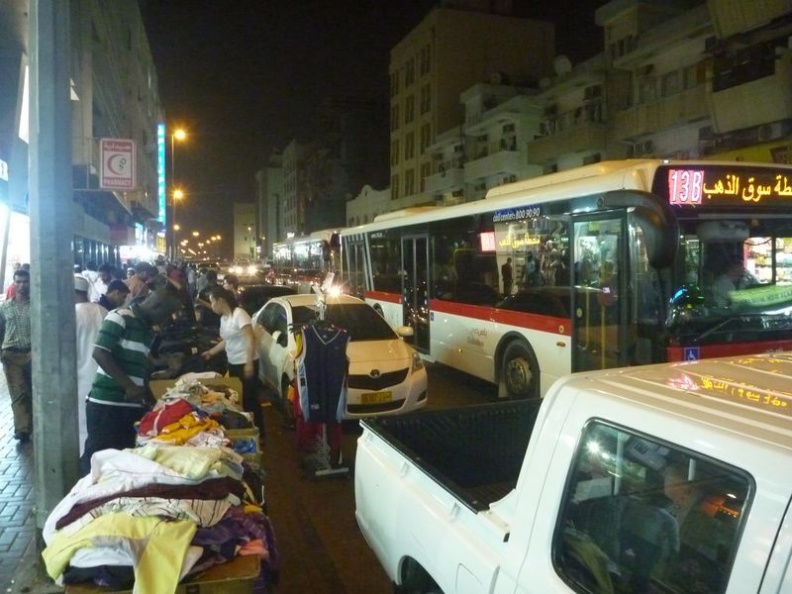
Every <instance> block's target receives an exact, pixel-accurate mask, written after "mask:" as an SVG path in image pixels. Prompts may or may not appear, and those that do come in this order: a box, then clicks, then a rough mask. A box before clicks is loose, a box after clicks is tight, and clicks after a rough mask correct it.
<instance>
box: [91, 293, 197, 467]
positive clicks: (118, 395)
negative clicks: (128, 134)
mask: <svg viewBox="0 0 792 594" xmlns="http://www.w3.org/2000/svg"><path fill="white" fill-rule="evenodd" d="M181 305H182V304H181V299H180V295H179V291H178V290H177V288H176V287H175V286H174V285H173V284H171V283H169V282H167V281H166V284H165V285H164V286H162V287H160V288H158V289H155V290H154V291H152V292H151V293H149V295H148V296H147V297H145V298H143V299H142V300H140V301H133V302H132V303H131V304H130V306H129V307H121V308H119V309H116V310H114V311H111V312H110V313H108V314H107V316H106V317H105V319H104V321H103V322H102V326H101V328H100V329H99V337H98V338H97V339H96V345H95V347H94V350H93V357H94V359H95V360H96V362H97V363H98V364H99V369H98V371H97V373H96V377H95V378H94V382H93V386H92V387H91V393H90V394H89V396H88V402H87V404H86V407H85V413H86V421H87V427H88V438H87V439H86V440H85V449H84V450H83V453H82V456H80V474H81V475H82V476H85V475H86V474H88V473H89V472H90V471H91V456H93V455H94V453H96V452H98V451H100V450H105V449H108V448H114V449H117V450H123V449H125V448H132V447H135V435H136V434H135V423H136V422H137V421H139V420H140V419H141V418H143V415H144V414H146V412H147V410H148V407H150V406H151V405H152V404H153V403H154V399H153V396H152V395H151V393H150V392H149V389H148V379H149V375H150V373H151V369H152V361H151V360H150V359H149V353H150V351H151V343H152V342H153V341H154V327H155V326H157V325H159V324H162V323H164V322H166V321H167V320H168V319H169V318H170V317H171V315H173V314H174V313H176V312H177V311H178V310H179V308H180V307H181Z"/></svg>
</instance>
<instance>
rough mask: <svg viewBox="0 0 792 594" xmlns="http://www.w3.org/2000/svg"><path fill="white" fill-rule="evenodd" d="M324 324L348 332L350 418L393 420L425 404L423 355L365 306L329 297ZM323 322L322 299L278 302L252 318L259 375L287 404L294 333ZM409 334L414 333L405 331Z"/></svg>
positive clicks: (357, 301) (350, 299)
mask: <svg viewBox="0 0 792 594" xmlns="http://www.w3.org/2000/svg"><path fill="white" fill-rule="evenodd" d="M325 300H326V313H325V321H327V322H329V323H331V324H334V325H335V326H338V327H339V328H343V329H345V330H346V331H347V332H349V337H350V341H349V344H348V346H347V358H348V359H349V374H348V378H347V384H348V392H347V408H346V415H345V418H346V419H357V418H360V417H367V416H373V415H388V414H395V413H402V412H407V411H411V410H416V409H418V408H421V407H423V406H425V405H426V401H427V400H426V369H425V368H424V364H423V361H422V359H421V356H420V355H419V354H418V353H417V352H416V351H415V350H414V349H413V348H412V347H411V346H410V345H408V344H407V343H406V342H404V341H403V340H402V339H401V338H400V337H399V335H398V334H397V333H396V332H395V331H394V330H393V328H391V327H390V325H389V324H388V323H387V322H386V321H385V319H384V318H383V317H382V316H381V315H380V314H379V313H377V311H376V310H374V309H373V308H372V307H371V306H370V305H368V304H367V303H366V302H365V301H361V300H360V299H357V298H355V297H350V296H347V295H341V296H327V297H326V298H325ZM316 319H318V307H317V295H289V296H284V297H274V298H273V299H271V300H270V301H268V302H267V303H266V304H265V305H264V307H262V308H261V310H259V311H258V313H256V314H255V316H253V329H254V333H255V334H256V338H257V340H258V349H259V358H260V360H259V375H260V377H261V380H262V381H263V382H264V383H265V384H267V385H269V386H272V387H273V388H275V389H277V390H278V392H279V393H280V395H281V398H282V399H283V402H285V401H286V400H285V398H286V394H287V392H288V389H289V385H290V384H291V382H292V380H293V379H294V358H295V353H296V350H297V347H296V341H295V336H296V335H295V332H299V329H300V326H301V325H302V324H305V323H308V322H310V321H312V320H316ZM400 331H401V332H403V333H404V332H408V331H409V329H407V330H404V329H400Z"/></svg>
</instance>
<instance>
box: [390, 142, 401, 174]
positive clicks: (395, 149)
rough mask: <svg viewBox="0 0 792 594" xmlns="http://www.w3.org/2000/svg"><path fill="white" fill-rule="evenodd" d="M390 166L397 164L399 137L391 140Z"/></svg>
mask: <svg viewBox="0 0 792 594" xmlns="http://www.w3.org/2000/svg"><path fill="white" fill-rule="evenodd" d="M390 164H391V167H396V165H398V164H399V139H398V138H397V139H396V140H394V141H393V142H391V160H390Z"/></svg>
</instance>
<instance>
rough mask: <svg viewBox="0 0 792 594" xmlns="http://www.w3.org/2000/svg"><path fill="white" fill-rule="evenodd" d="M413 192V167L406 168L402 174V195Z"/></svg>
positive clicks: (409, 194)
mask: <svg viewBox="0 0 792 594" xmlns="http://www.w3.org/2000/svg"><path fill="white" fill-rule="evenodd" d="M413 194H415V169H408V170H407V172H406V173H405V174H404V195H405V196H412V195H413Z"/></svg>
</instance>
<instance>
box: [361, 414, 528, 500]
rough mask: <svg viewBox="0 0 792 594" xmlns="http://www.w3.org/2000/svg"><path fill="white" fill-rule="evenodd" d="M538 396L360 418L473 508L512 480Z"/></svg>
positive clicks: (502, 490)
mask: <svg viewBox="0 0 792 594" xmlns="http://www.w3.org/2000/svg"><path fill="white" fill-rule="evenodd" d="M540 405H541V400H520V401H515V402H500V403H494V404H484V405H480V406H468V407H464V408H455V409H448V410H430V411H421V412H416V413H411V414H406V415H401V416H398V417H379V418H374V419H366V420H364V421H362V424H363V425H364V426H366V427H367V428H368V429H370V430H371V431H372V432H373V433H375V434H377V435H379V436H380V437H381V438H382V439H384V440H385V441H386V442H388V443H389V444H391V445H392V446H393V447H394V448H396V449H397V450H399V451H400V452H402V453H403V454H404V455H405V457H407V458H408V459H410V460H412V461H413V462H414V463H415V464H416V465H417V466H419V467H420V468H421V469H423V470H424V471H425V472H426V473H427V474H428V475H429V476H431V477H432V478H433V479H434V480H435V481H437V482H438V483H439V484H440V485H441V486H443V487H444V488H445V489H446V490H448V491H450V492H451V493H453V494H454V495H455V496H456V497H457V498H458V499H460V500H461V501H462V502H463V503H464V504H465V505H467V506H468V507H469V508H470V509H472V510H474V511H482V510H485V509H487V508H488V507H489V504H490V503H492V502H493V501H497V500H498V499H500V498H502V497H503V496H505V495H506V494H507V493H508V492H509V491H510V490H511V489H512V488H514V486H515V485H516V483H517V477H518V475H519V473H520V467H521V465H522V461H523V457H524V456H525V450H526V448H527V447H528V440H529V439H530V437H531V431H532V430H533V426H534V422H535V421H536V416H537V414H538V412H539V406H540Z"/></svg>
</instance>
